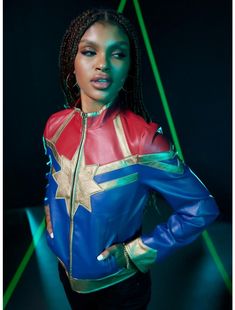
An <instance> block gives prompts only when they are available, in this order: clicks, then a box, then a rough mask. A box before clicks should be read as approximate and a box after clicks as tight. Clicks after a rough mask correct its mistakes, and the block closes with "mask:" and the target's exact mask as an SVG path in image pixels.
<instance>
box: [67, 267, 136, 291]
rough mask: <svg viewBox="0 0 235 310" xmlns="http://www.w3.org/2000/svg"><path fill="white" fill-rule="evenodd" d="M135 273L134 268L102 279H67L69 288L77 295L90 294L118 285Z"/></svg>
mask: <svg viewBox="0 0 235 310" xmlns="http://www.w3.org/2000/svg"><path fill="white" fill-rule="evenodd" d="M136 272H137V269H136V268H134V269H133V268H132V269H131V268H129V269H126V268H125V269H122V270H120V271H119V272H117V273H114V274H111V275H109V276H107V277H104V278H99V279H76V278H72V277H70V278H69V281H70V284H71V287H72V289H73V290H74V291H76V292H78V293H90V292H95V291H98V290H100V289H103V288H106V287H108V286H111V285H113V284H116V283H119V282H121V281H123V280H126V279H128V278H130V277H132V276H134V275H135V274H136Z"/></svg>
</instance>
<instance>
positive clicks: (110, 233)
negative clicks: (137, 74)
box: [44, 106, 218, 293]
mask: <svg viewBox="0 0 235 310" xmlns="http://www.w3.org/2000/svg"><path fill="white" fill-rule="evenodd" d="M44 141H45V147H46V153H47V155H48V156H49V158H50V166H51V169H50V172H49V173H48V175H47V176H48V186H47V190H46V197H45V204H49V208H50V215H51V221H52V228H53V234H54V238H53V239H52V238H50V236H49V234H48V233H47V241H48V244H49V246H50V248H51V249H52V251H53V252H54V253H55V254H56V256H57V257H58V259H59V260H60V261H61V262H62V264H63V265H64V267H65V269H66V271H67V274H68V277H69V279H70V283H71V285H72V288H73V289H74V290H76V291H79V292H83V293H86V292H91V291H95V290H99V289H101V288H104V287H107V286H109V285H112V284H114V283H117V282H120V281H122V280H124V279H126V278H128V277H130V276H132V275H133V274H135V273H136V270H137V269H139V270H140V271H142V272H146V271H147V270H148V269H149V266H150V265H151V264H152V263H154V262H155V261H158V260H161V259H164V258H165V257H166V256H167V255H169V254H170V253H171V252H172V251H173V250H174V249H176V248H179V247H182V246H184V245H186V244H188V243H190V242H192V241H193V240H195V239H196V238H197V237H198V236H199V234H200V233H201V232H202V231H203V230H204V229H205V227H206V226H207V225H208V224H209V223H211V222H212V221H213V220H214V219H215V218H216V217H217V215H218V208H217V205H216V203H215V201H214V198H213V197H212V196H211V195H210V193H209V192H208V190H207V189H206V187H205V186H204V185H203V184H202V183H201V181H200V180H199V179H198V178H197V177H196V176H195V174H194V173H193V172H192V171H191V170H190V169H189V168H188V167H187V166H186V165H185V164H183V163H182V162H181V161H180V160H179V159H178V157H177V154H176V153H175V151H174V149H173V148H172V147H171V145H170V144H169V143H168V141H167V140H166V139H165V138H164V136H163V135H162V131H161V128H160V127H159V126H158V125H157V124H154V123H150V124H147V123H146V122H145V121H144V120H143V119H142V118H141V117H139V116H137V115H135V114H134V113H132V112H130V111H125V112H122V111H120V110H119V109H118V108H112V107H108V106H104V107H103V108H102V110H100V111H99V112H94V113H86V114H84V113H83V112H82V111H81V110H80V109H78V108H74V109H66V110H63V111H60V112H58V113H55V114H53V115H52V116H51V117H50V118H49V120H48V122H47V124H46V128H45V131H44ZM149 189H154V190H156V191H157V192H159V193H160V194H161V195H162V196H163V197H164V198H165V199H166V201H167V202H168V203H169V204H170V206H171V207H172V209H173V213H172V215H171V216H170V217H169V219H168V221H167V222H166V223H163V224H160V225H157V226H156V228H155V230H154V231H152V233H150V234H148V235H143V234H141V225H142V217H143V210H144V207H145V204H146V200H147V197H148V192H149ZM123 242H124V243H126V250H127V251H128V253H129V256H130V258H131V260H132V262H133V264H132V265H131V266H130V268H128V269H127V268H121V269H120V267H118V265H117V264H116V261H115V258H114V257H110V258H108V259H106V260H104V261H98V260H97V256H98V255H99V254H100V253H101V252H102V251H103V250H104V249H106V248H108V247H109V246H111V245H112V244H116V243H123Z"/></svg>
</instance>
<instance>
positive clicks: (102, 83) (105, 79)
mask: <svg viewBox="0 0 235 310" xmlns="http://www.w3.org/2000/svg"><path fill="white" fill-rule="evenodd" d="M91 84H92V85H93V87H94V88H96V89H103V90H105V89H107V88H108V87H109V86H110V85H111V84H112V79H111V78H110V76H108V75H106V74H105V75H95V76H94V77H93V78H92V80H91Z"/></svg>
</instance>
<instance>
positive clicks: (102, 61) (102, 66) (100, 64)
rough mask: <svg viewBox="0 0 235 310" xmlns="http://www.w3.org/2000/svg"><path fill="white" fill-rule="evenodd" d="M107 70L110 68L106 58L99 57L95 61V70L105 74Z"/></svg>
mask: <svg viewBox="0 0 235 310" xmlns="http://www.w3.org/2000/svg"><path fill="white" fill-rule="evenodd" d="M109 69H110V66H109V64H108V61H107V59H106V57H105V56H104V55H102V56H100V57H99V59H98V61H97V65H96V70H97V71H103V72H106V71H108V70H109Z"/></svg>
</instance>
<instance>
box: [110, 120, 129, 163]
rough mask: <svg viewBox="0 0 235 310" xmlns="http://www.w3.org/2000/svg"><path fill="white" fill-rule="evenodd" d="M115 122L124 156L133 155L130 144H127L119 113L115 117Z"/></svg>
mask: <svg viewBox="0 0 235 310" xmlns="http://www.w3.org/2000/svg"><path fill="white" fill-rule="evenodd" d="M113 123H114V128H115V131H116V135H117V138H118V142H119V145H120V148H121V150H122V154H123V156H124V157H129V156H131V155H132V154H131V152H130V149H129V146H128V144H127V141H126V136H125V133H124V129H123V127H122V121H121V118H120V116H119V115H118V116H117V117H116V118H115V119H114V121H113Z"/></svg>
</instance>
